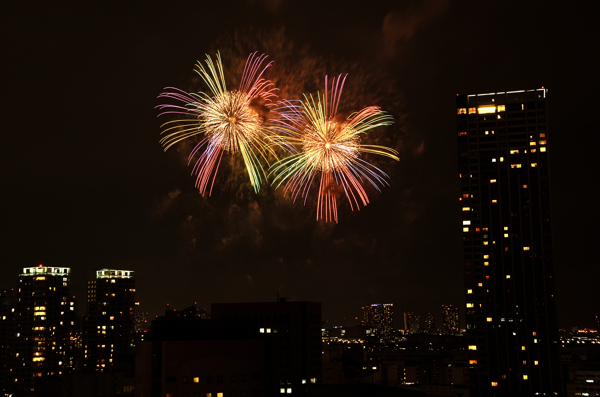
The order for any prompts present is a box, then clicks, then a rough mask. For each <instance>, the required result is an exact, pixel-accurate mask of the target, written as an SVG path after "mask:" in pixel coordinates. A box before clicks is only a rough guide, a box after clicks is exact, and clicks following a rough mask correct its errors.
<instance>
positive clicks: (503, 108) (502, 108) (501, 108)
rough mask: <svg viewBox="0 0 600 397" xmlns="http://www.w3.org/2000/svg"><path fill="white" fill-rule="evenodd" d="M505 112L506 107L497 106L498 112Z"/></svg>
mask: <svg viewBox="0 0 600 397" xmlns="http://www.w3.org/2000/svg"><path fill="white" fill-rule="evenodd" d="M505 110H506V106H505V105H498V111H499V112H504V111H505Z"/></svg>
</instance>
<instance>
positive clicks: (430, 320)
mask: <svg viewBox="0 0 600 397" xmlns="http://www.w3.org/2000/svg"><path fill="white" fill-rule="evenodd" d="M425 332H426V333H428V334H435V333H437V332H436V329H435V317H434V316H433V313H427V314H426V315H425Z"/></svg>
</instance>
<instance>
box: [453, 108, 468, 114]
mask: <svg viewBox="0 0 600 397" xmlns="http://www.w3.org/2000/svg"><path fill="white" fill-rule="evenodd" d="M456 114H467V108H460V109H456Z"/></svg>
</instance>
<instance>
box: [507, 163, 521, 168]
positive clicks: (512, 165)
mask: <svg viewBox="0 0 600 397" xmlns="http://www.w3.org/2000/svg"><path fill="white" fill-rule="evenodd" d="M510 168H521V164H511V165H510Z"/></svg>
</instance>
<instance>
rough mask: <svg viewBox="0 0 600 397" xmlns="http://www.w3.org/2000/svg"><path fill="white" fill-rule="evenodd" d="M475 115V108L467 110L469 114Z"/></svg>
mask: <svg viewBox="0 0 600 397" xmlns="http://www.w3.org/2000/svg"><path fill="white" fill-rule="evenodd" d="M475 113H477V108H469V114H475Z"/></svg>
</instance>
